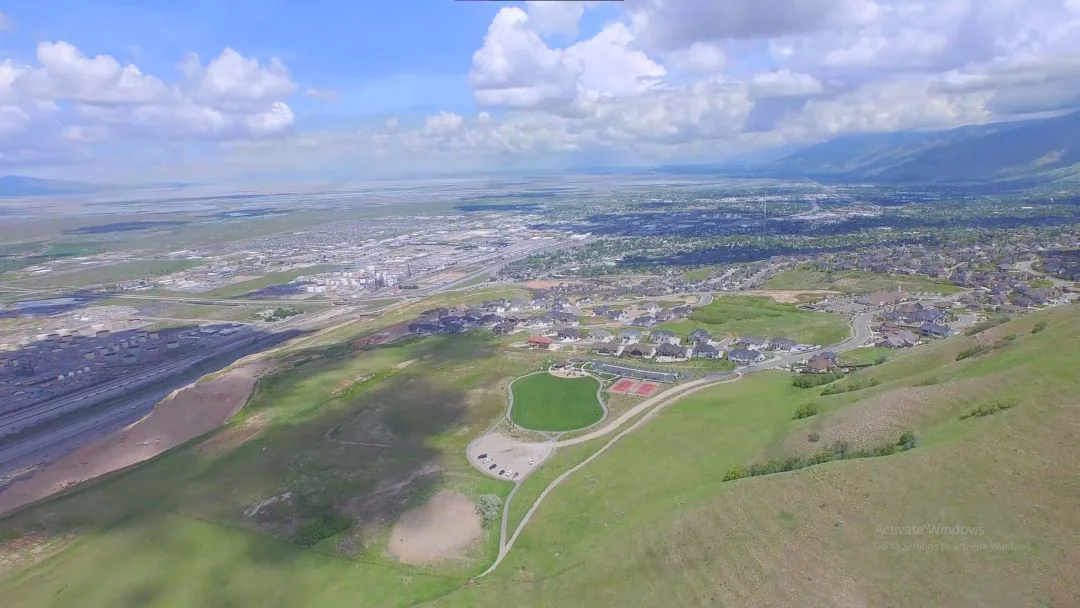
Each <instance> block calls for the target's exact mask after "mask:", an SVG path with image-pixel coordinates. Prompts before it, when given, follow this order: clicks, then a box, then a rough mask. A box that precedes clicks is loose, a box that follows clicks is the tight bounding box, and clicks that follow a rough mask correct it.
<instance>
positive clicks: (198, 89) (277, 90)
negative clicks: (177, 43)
mask: <svg viewBox="0 0 1080 608" xmlns="http://www.w3.org/2000/svg"><path fill="white" fill-rule="evenodd" d="M192 57H194V56H192ZM188 69H189V70H190V71H189V72H188V73H187V75H188V77H189V78H192V79H194V80H195V82H196V84H195V88H194V90H193V91H192V95H193V96H194V97H195V98H196V99H198V100H199V101H201V102H203V103H205V104H207V105H209V106H213V107H216V108H224V109H246V108H266V107H267V105H268V104H273V103H274V102H275V101H278V100H281V99H284V98H287V97H289V96H290V95H292V94H293V92H295V91H296V84H295V83H293V81H292V79H291V78H290V77H289V71H288V70H287V69H286V68H285V65H284V64H283V63H281V61H280V60H278V59H276V58H274V59H271V60H270V62H269V63H268V64H267V65H266V66H263V65H261V64H260V63H259V62H258V60H256V59H249V58H246V57H244V56H242V55H241V54H240V53H237V52H236V51H235V50H233V49H231V48H227V49H225V50H224V51H222V53H221V55H219V56H218V57H216V58H215V59H213V60H212V61H211V62H210V63H209V64H208V65H207V66H206V67H205V68H204V67H202V66H200V65H199V62H198V58H197V57H194V63H193V64H189V65H188Z"/></svg>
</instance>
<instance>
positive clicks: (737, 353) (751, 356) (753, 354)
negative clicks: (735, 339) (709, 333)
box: [728, 348, 765, 363]
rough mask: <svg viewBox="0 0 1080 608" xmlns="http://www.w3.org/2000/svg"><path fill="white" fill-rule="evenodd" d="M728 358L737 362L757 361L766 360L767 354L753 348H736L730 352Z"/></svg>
mask: <svg viewBox="0 0 1080 608" xmlns="http://www.w3.org/2000/svg"><path fill="white" fill-rule="evenodd" d="M728 360H729V361H734V362H735V363H757V362H759V361H764V360H765V355H763V354H761V353H760V352H758V351H756V350H753V349H747V348H736V349H735V350H733V351H731V352H729V353H728Z"/></svg>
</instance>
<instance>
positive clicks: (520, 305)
mask: <svg viewBox="0 0 1080 608" xmlns="http://www.w3.org/2000/svg"><path fill="white" fill-rule="evenodd" d="M529 308H530V307H529V303H528V302H526V301H525V300H521V299H515V300H510V303H509V304H507V306H506V312H522V311H525V310H529Z"/></svg>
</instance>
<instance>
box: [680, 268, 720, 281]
mask: <svg viewBox="0 0 1080 608" xmlns="http://www.w3.org/2000/svg"><path fill="white" fill-rule="evenodd" d="M715 271H716V269H715V268H713V267H712V266H706V267H705V268H695V269H694V270H688V271H686V272H684V273H683V275H682V278H683V280H684V281H686V282H687V283H697V282H698V281H704V280H705V279H707V278H709V277H711V276H712V275H713V272H715Z"/></svg>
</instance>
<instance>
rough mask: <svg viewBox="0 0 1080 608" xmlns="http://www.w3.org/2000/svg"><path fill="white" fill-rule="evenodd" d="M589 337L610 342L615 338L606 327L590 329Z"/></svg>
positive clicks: (597, 340)
mask: <svg viewBox="0 0 1080 608" xmlns="http://www.w3.org/2000/svg"><path fill="white" fill-rule="evenodd" d="M589 339H590V340H592V341H593V342H611V341H612V340H614V339H615V336H614V335H612V333H611V332H610V331H608V330H606V329H591V330H589Z"/></svg>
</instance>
